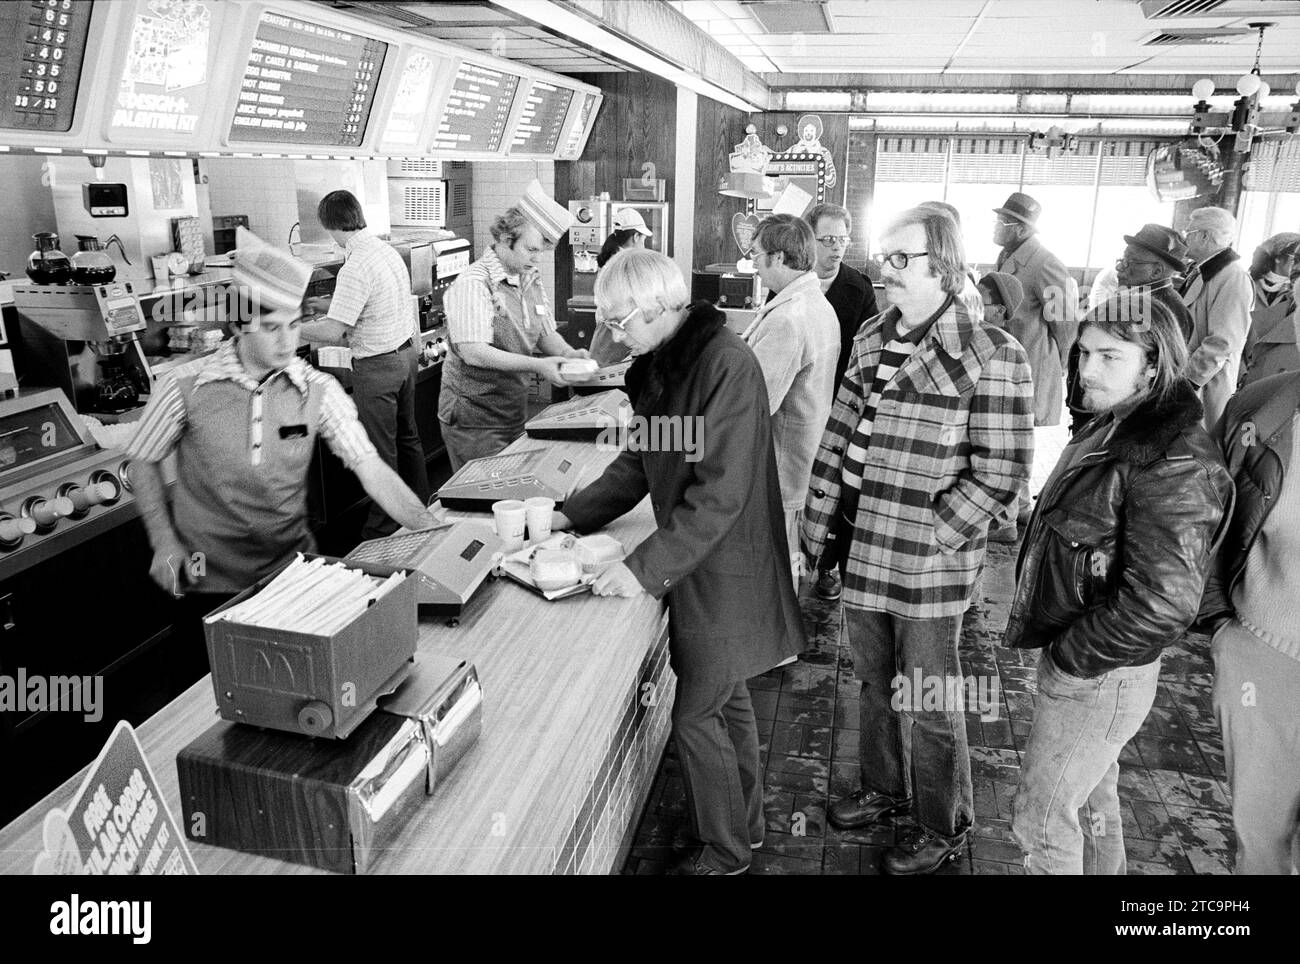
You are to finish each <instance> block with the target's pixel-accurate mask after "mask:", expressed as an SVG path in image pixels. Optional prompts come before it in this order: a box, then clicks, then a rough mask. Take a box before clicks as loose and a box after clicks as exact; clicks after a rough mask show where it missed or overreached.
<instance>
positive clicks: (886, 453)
mask: <svg viewBox="0 0 1300 964" xmlns="http://www.w3.org/2000/svg"><path fill="white" fill-rule="evenodd" d="M890 312H895V313H896V312H897V309H896V308H890V309H888V310H887V311H885V312H884V313H882V314H880V315H877V316H876V317H875V318H873V319H871V320H870V321H868V322H866V323H865V324H864V325H863V326H862V330H861V331H859V332H858V335H857V337H856V338H855V339H854V340H853V354H852V357H851V358H850V359H849V365H848V369H847V370H846V371H845V373H844V379H843V380H842V381H841V382H840V387H839V392H838V394H837V395H836V398H835V406H834V408H833V409H832V410H831V417H830V421H829V422H827V424H826V431H825V433H824V434H823V436H822V441H821V446H820V447H819V448H818V450H817V458H816V461H815V462H814V464H813V475H812V481H811V483H810V484H809V490H808V500H807V503H806V504H805V508H804V528H803V542H804V548H805V551H807V552H809V553H810V554H811V555H812V557H813V558H819V557H820V555H821V553H822V551H823V549H824V548H825V545H826V542H827V536H828V535H829V534H831V533H833V532H834V528H835V520H836V518H837V516H838V514H839V505H840V463H841V460H842V458H843V455H844V449H845V447H846V446H847V445H848V441H849V438H850V437H851V436H852V433H853V431H854V429H855V428H856V427H857V424H858V422H859V420H860V419H861V413H862V404H863V402H864V400H865V399H866V396H867V394H868V392H869V391H870V387H871V380H872V378H873V377H874V375H875V370H876V365H877V364H878V362H879V361H880V355H881V352H882V350H883V348H884V344H883V337H884V336H883V331H884V327H885V325H884V321H885V319H886V317H888V316H889V315H890ZM1033 447H1034V387H1033V381H1032V379H1031V376H1030V371H1029V361H1028V358H1027V357H1026V355H1025V350H1024V348H1022V347H1021V346H1020V343H1019V342H1017V341H1016V339H1015V338H1014V337H1013V336H1011V335H1009V334H1008V333H1006V332H1005V331H1002V330H1001V329H999V328H995V327H993V326H991V325H986V324H985V323H984V322H983V321H982V320H980V319H977V318H974V317H972V315H971V314H970V312H969V311H968V310H967V308H966V306H965V305H964V304H963V302H962V300H961V299H956V300H954V302H953V304H952V305H951V306H950V307H949V309H948V310H947V311H946V312H944V314H943V315H942V316H940V317H939V319H938V320H937V321H935V323H934V325H933V326H932V327H931V329H930V330H929V331H928V332H927V333H926V335H925V337H924V338H923V339H922V341H921V343H920V344H919V345H918V346H917V348H916V350H915V351H914V352H913V354H912V356H911V358H910V359H908V361H907V362H906V363H905V364H904V365H903V367H902V368H900V369H899V370H898V372H897V373H896V374H895V376H894V378H893V379H892V380H891V381H890V383H889V384H888V385H887V386H886V387H885V389H884V392H883V393H882V395H881V398H880V405H879V408H878V409H877V411H876V417H875V422H874V423H873V426H872V433H871V444H870V445H869V447H868V449H867V460H866V473H865V478H864V480H863V485H862V493H861V495H860V497H859V499H858V509H857V515H856V517H855V519H854V523H853V537H852V543H851V545H850V547H849V553H848V560H847V564H846V567H845V573H844V604H845V605H846V606H855V607H857V608H859V609H869V610H874V611H877V612H886V613H890V614H891V615H894V616H900V617H903V618H910V619H921V618H931V617H936V616H951V615H956V614H958V613H962V612H965V610H966V607H967V604H968V602H969V599H970V594H971V589H972V588H973V585H974V582H975V577H976V576H977V575H978V573H979V569H980V564H981V562H982V561H983V557H984V547H985V543H986V541H987V536H988V525H989V520H990V519H992V518H993V517H994V516H996V515H998V514H1000V513H1002V512H1004V511H1005V510H1008V509H1010V510H1012V514H1013V515H1014V507H1015V505H1016V500H1017V497H1018V494H1019V492H1020V490H1021V488H1022V487H1023V486H1024V485H1025V484H1026V483H1027V481H1028V479H1029V469H1030V464H1031V463H1032V461H1033Z"/></svg>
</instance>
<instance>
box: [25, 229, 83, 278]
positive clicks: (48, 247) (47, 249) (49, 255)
mask: <svg viewBox="0 0 1300 964" xmlns="http://www.w3.org/2000/svg"><path fill="white" fill-rule="evenodd" d="M32 240H33V241H35V242H36V250H35V251H33V252H32V253H31V255H30V256H29V257H28V258H27V277H29V278H31V279H32V282H33V283H35V284H38V285H56V284H67V283H68V282H69V281H71V280H72V262H71V261H70V260H69V259H68V256H67V255H66V254H64V253H63V252H62V251H60V250H59V236H58V235H57V234H55V233H54V232H52V231H40V232H38V233H36V234H33V235H32Z"/></svg>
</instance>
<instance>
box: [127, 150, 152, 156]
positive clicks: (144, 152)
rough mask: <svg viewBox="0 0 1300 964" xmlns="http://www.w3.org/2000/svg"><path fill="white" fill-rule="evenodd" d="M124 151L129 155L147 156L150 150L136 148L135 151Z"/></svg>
mask: <svg viewBox="0 0 1300 964" xmlns="http://www.w3.org/2000/svg"><path fill="white" fill-rule="evenodd" d="M126 153H127V154H128V155H130V156H131V157H148V156H149V154H150V153H151V152H150V151H138V150H137V151H127V152H126Z"/></svg>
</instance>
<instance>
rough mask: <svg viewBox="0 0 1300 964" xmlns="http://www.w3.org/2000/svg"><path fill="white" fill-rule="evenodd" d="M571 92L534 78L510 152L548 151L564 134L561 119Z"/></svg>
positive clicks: (535, 152)
mask: <svg viewBox="0 0 1300 964" xmlns="http://www.w3.org/2000/svg"><path fill="white" fill-rule="evenodd" d="M572 100H573V91H571V90H569V89H568V88H567V87H556V86H555V85H554V84H548V83H545V82H543V81H540V80H534V81H533V82H532V85H531V86H530V87H529V88H528V99H527V100H526V101H525V102H524V109H523V113H522V114H521V115H520V117H519V126H518V127H516V128H515V136H514V138H513V139H512V140H511V142H510V153H512V154H550V153H552V152H553V151H554V150H555V145H556V144H558V143H559V142H560V135H561V134H563V133H564V118H565V117H567V116H568V115H569V103H570V102H571V101H572Z"/></svg>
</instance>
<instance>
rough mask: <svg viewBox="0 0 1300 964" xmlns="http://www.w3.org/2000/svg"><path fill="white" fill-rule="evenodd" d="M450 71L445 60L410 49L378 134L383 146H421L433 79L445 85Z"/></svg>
mask: <svg viewBox="0 0 1300 964" xmlns="http://www.w3.org/2000/svg"><path fill="white" fill-rule="evenodd" d="M449 70H450V64H449V63H448V61H446V60H444V59H442V58H440V57H435V56H433V54H430V53H427V52H425V51H423V50H413V51H411V52H410V53H409V54H408V55H407V57H406V63H405V64H403V65H402V75H401V78H400V79H399V81H398V84H397V93H396V94H395V95H394V96H393V106H392V107H391V108H389V111H388V122H387V123H386V124H385V125H384V132H383V135H382V136H381V137H380V143H381V144H382V145H383V146H384V147H385V148H386V149H389V150H393V149H399V148H411V149H412V150H419V149H420V134H421V132H422V131H423V130H424V122H425V115H426V114H427V113H428V112H429V105H430V102H431V101H433V100H434V90H435V88H434V82H435V80H436V81H438V85H439V89H441V88H442V87H444V86H445V85H446V84H447V83H448V81H449V80H450V78H449V77H447V73H448V71H449Z"/></svg>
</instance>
